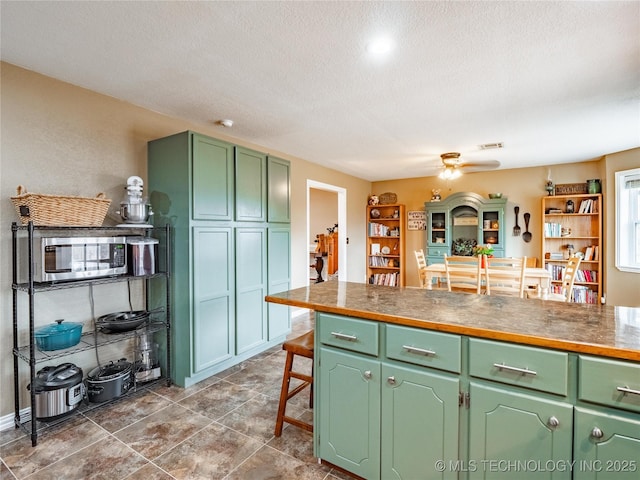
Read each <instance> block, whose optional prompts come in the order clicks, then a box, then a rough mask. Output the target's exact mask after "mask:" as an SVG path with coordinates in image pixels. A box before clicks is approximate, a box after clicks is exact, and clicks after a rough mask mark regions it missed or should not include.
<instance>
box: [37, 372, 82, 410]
mask: <svg viewBox="0 0 640 480" xmlns="http://www.w3.org/2000/svg"><path fill="white" fill-rule="evenodd" d="M27 388H33V391H34V392H35V395H36V418H37V419H39V420H55V419H57V418H59V417H62V416H64V415H67V414H69V413H71V412H72V411H73V410H75V409H76V408H77V407H78V405H79V404H80V402H81V401H82V399H83V398H84V391H85V390H84V383H82V369H81V368H80V367H78V366H76V365H74V364H73V363H63V364H61V365H57V366H53V365H52V366H48V367H44V368H43V369H42V370H40V371H38V373H37V374H36V377H35V378H34V380H33V385H29V386H27Z"/></svg>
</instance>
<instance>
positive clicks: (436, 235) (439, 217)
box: [427, 210, 449, 246]
mask: <svg viewBox="0 0 640 480" xmlns="http://www.w3.org/2000/svg"><path fill="white" fill-rule="evenodd" d="M448 226H449V212H447V211H445V210H442V211H437V210H434V211H430V212H429V219H428V224H427V242H428V243H429V245H436V246H437V245H439V246H442V245H447V244H448V243H449V238H448V237H449V234H448V228H447V227H448Z"/></svg>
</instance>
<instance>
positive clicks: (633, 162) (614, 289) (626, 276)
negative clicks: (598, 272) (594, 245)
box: [602, 148, 640, 307]
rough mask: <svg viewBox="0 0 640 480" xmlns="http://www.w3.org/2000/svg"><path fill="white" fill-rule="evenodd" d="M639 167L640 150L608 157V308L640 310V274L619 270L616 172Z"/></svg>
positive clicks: (606, 170) (606, 176)
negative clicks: (624, 307)
mask: <svg viewBox="0 0 640 480" xmlns="http://www.w3.org/2000/svg"><path fill="white" fill-rule="evenodd" d="M631 168H640V148H635V149H633V150H627V151H626V152H620V153H615V154H612V155H607V156H606V157H605V166H604V175H603V176H604V178H605V181H604V182H603V187H602V189H603V192H604V193H606V194H607V196H606V203H605V208H606V210H605V211H606V216H605V219H604V231H605V240H604V241H605V244H606V245H607V249H606V252H605V258H604V261H605V268H606V272H607V276H606V278H605V288H604V290H605V292H606V293H607V303H608V304H609V305H626V306H633V307H640V274H637V273H630V272H621V271H620V270H618V269H617V268H616V254H615V244H616V235H615V225H616V214H615V203H616V202H615V193H614V192H615V181H616V176H615V173H616V172H619V171H621V170H629V169H631Z"/></svg>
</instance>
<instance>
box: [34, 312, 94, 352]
mask: <svg viewBox="0 0 640 480" xmlns="http://www.w3.org/2000/svg"><path fill="white" fill-rule="evenodd" d="M81 335H82V324H81V323H73V322H69V323H63V320H56V321H55V323H50V324H48V325H45V326H44V327H40V328H38V329H37V330H36V331H35V337H36V345H37V346H38V349H40V350H42V351H45V352H48V351H51V350H62V349H63V348H69V347H73V346H74V345H77V344H78V343H80V336H81Z"/></svg>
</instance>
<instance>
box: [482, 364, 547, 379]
mask: <svg viewBox="0 0 640 480" xmlns="http://www.w3.org/2000/svg"><path fill="white" fill-rule="evenodd" d="M493 366H494V367H496V368H497V369H499V370H508V371H510V372H518V373H521V374H523V375H532V376H536V375H538V372H536V371H534V370H529V369H528V368H526V367H525V368H520V367H510V366H509V365H505V364H504V363H494V364H493Z"/></svg>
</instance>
